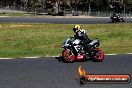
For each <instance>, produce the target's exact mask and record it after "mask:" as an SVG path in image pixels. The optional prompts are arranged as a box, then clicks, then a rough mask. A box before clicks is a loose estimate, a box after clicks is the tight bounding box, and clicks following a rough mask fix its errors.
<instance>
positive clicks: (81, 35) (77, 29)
mask: <svg viewBox="0 0 132 88" xmlns="http://www.w3.org/2000/svg"><path fill="white" fill-rule="evenodd" d="M73 31H74V33H75V35H74V36H73V37H74V38H75V39H79V40H81V41H82V43H81V45H82V46H83V47H88V44H89V43H90V42H91V40H90V39H89V38H88V36H87V34H86V32H85V30H83V29H81V26H80V25H75V26H74V28H73Z"/></svg>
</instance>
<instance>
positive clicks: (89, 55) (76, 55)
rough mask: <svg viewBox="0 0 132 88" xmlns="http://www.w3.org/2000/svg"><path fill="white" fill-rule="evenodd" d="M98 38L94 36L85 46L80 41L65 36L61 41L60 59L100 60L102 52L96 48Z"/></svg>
mask: <svg viewBox="0 0 132 88" xmlns="http://www.w3.org/2000/svg"><path fill="white" fill-rule="evenodd" d="M99 45H100V43H99V40H98V39H97V38H96V39H94V40H91V42H90V43H89V44H87V47H83V46H82V41H81V40H79V39H74V38H67V39H65V40H64V42H63V43H62V48H63V49H64V50H63V51H62V60H63V61H64V62H75V61H82V60H93V61H95V62H102V61H103V59H104V52H103V51H102V50H100V48H98V46H99Z"/></svg>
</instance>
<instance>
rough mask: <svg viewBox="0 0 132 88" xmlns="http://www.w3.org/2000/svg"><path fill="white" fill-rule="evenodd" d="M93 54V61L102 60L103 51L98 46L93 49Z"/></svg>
mask: <svg viewBox="0 0 132 88" xmlns="http://www.w3.org/2000/svg"><path fill="white" fill-rule="evenodd" d="M94 52H95V54H94V56H92V59H93V61H94V62H102V61H103V59H104V52H103V51H101V50H100V49H99V48H95V49H94Z"/></svg>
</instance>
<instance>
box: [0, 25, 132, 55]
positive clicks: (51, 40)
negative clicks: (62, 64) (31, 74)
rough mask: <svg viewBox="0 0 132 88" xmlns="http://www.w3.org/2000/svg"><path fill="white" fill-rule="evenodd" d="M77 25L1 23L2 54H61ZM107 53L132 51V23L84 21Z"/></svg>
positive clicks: (91, 35) (0, 53) (86, 28)
mask: <svg viewBox="0 0 132 88" xmlns="http://www.w3.org/2000/svg"><path fill="white" fill-rule="evenodd" d="M73 26H74V24H44V23H42V24H38V23H0V57H28V56H50V55H52V56H53V55H60V54H61V51H62V48H61V43H62V42H63V39H64V38H65V37H69V36H72V35H73V32H72V30H71V29H72V27H73ZM81 26H82V28H83V29H85V30H86V31H87V34H88V36H89V37H90V38H91V39H94V38H96V37H97V38H99V39H100V42H101V45H100V48H101V49H102V50H103V51H104V52H105V53H118V54H123V53H131V52H132V24H131V23H128V24H93V25H92V24H82V25H81Z"/></svg>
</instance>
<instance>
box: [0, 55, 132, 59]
mask: <svg viewBox="0 0 132 88" xmlns="http://www.w3.org/2000/svg"><path fill="white" fill-rule="evenodd" d="M127 54H131V55H132V53H126V55H127ZM105 55H111V56H114V55H120V54H105ZM45 57H59V56H45ZM21 58H24V59H35V58H41V57H39V56H35V57H21ZM0 59H5V60H6V59H7V60H8V59H17V58H0Z"/></svg>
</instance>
